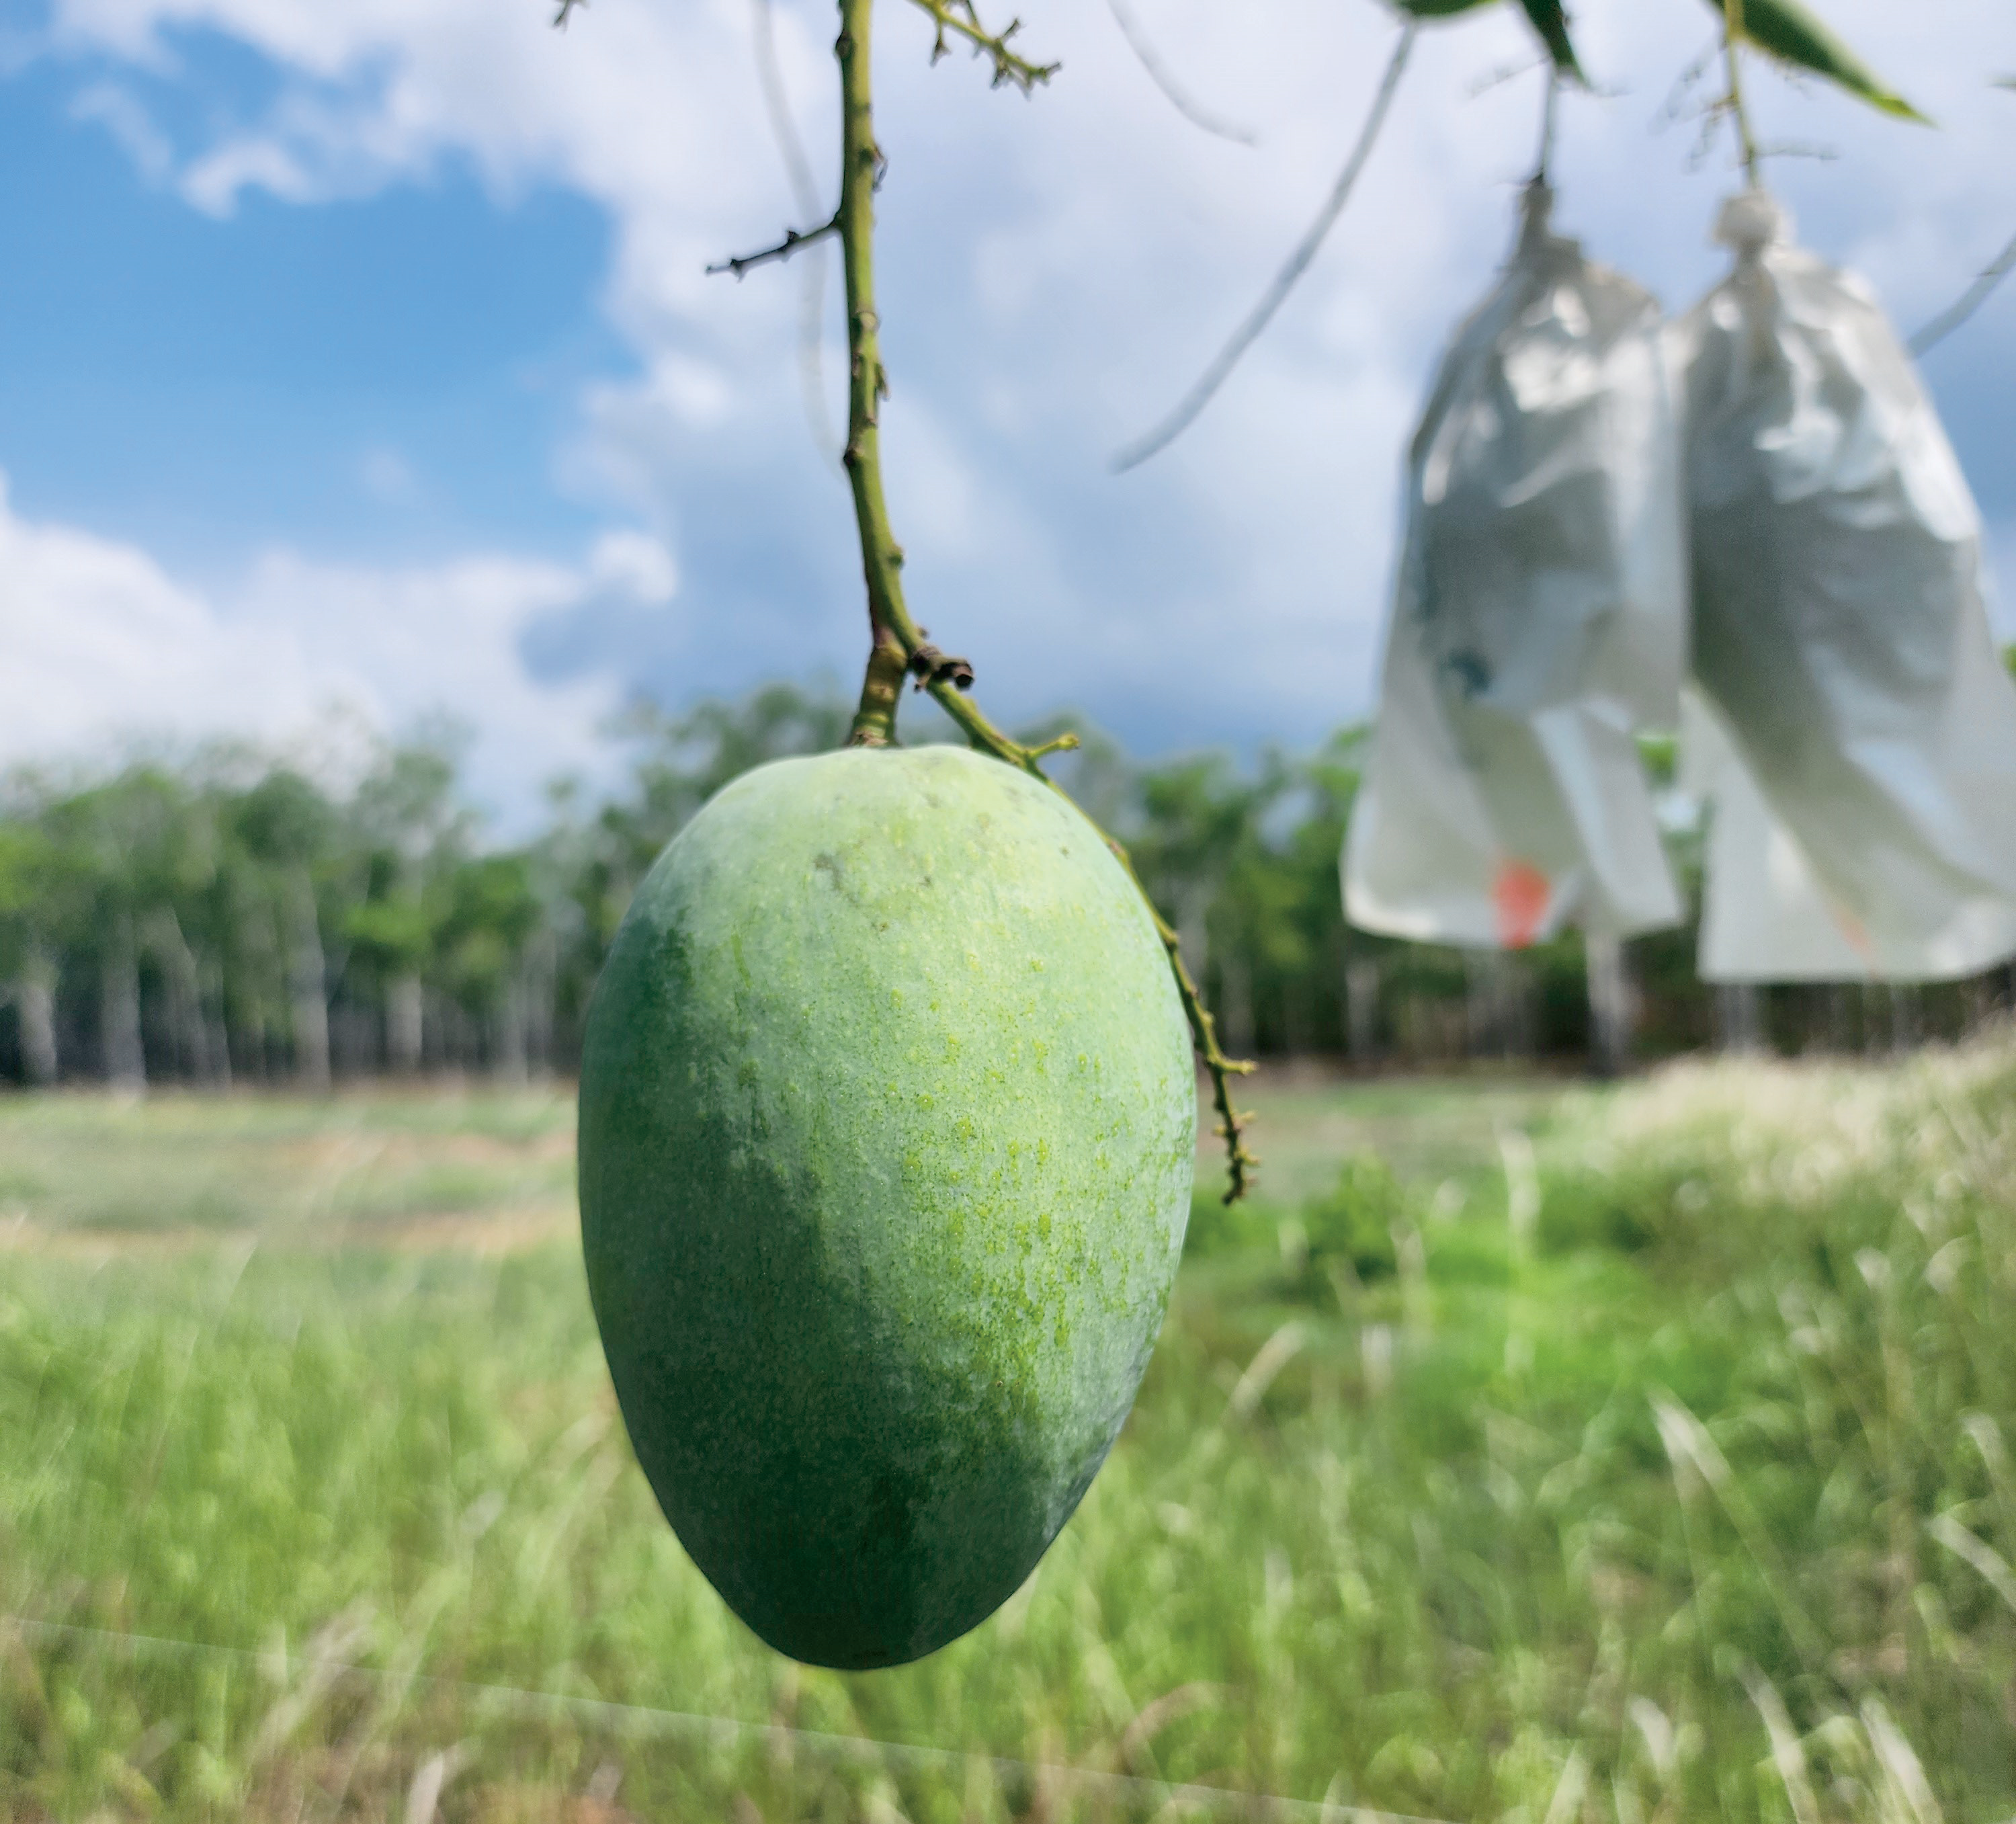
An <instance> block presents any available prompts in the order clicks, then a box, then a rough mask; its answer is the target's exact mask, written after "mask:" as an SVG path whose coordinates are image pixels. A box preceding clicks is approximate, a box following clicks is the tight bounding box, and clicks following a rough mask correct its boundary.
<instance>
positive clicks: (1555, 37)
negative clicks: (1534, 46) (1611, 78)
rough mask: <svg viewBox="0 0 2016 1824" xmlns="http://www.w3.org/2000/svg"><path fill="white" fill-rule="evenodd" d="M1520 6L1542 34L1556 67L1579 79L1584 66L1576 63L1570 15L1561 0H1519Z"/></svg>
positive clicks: (1536, 29)
mask: <svg viewBox="0 0 2016 1824" xmlns="http://www.w3.org/2000/svg"><path fill="white" fill-rule="evenodd" d="M1519 4H1520V5H1521V6H1523V7H1525V9H1526V16H1527V18H1528V19H1529V20H1532V24H1533V29H1534V31H1536V32H1538V33H1539V34H1540V42H1541V43H1542V44H1543V45H1546V47H1547V55H1548V56H1550V57H1552V58H1553V60H1554V67H1555V68H1556V69H1557V70H1561V71H1562V72H1563V73H1564V74H1567V75H1569V76H1573V77H1575V78H1581V76H1582V66H1581V64H1579V63H1577V62H1576V61H1575V45H1574V44H1573V43H1572V42H1571V41H1570V39H1569V38H1568V14H1567V13H1565V12H1564V11H1563V10H1562V7H1561V0H1519Z"/></svg>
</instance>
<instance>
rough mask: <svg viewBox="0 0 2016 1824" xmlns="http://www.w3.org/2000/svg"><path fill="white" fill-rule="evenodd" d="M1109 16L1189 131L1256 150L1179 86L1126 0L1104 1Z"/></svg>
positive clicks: (1247, 132)
mask: <svg viewBox="0 0 2016 1824" xmlns="http://www.w3.org/2000/svg"><path fill="white" fill-rule="evenodd" d="M1106 4H1107V7H1108V8H1109V9H1111V12H1112V14H1113V21H1114V24H1116V25H1118V27H1120V35H1121V37H1122V38H1125V39H1126V41H1127V47H1128V49H1129V50H1131V51H1132V52H1133V53H1134V56H1135V57H1136V60H1137V61H1138V62H1139V63H1140V66H1141V67H1142V68H1143V70H1147V73H1148V80H1149V81H1150V82H1152V83H1154V85H1155V86H1156V87H1157V88H1159V89H1160V90H1161V92H1162V93H1163V95H1164V96H1165V97H1166V98H1167V99H1168V103H1169V105H1170V106H1172V107H1173V108H1174V109H1175V110H1176V112H1177V113H1178V114H1181V115H1182V116H1183V118H1184V119H1185V120H1186V121H1189V122H1190V124H1191V125H1192V126H1193V127H1201V128H1203V129H1204V132H1207V133H1214V134H1215V135H1217V136H1218V137H1219V139H1229V140H1231V141H1233V142H1234V143H1235V144H1237V145H1240V146H1257V145H1258V144H1259V139H1258V137H1257V136H1256V135H1255V133H1254V132H1253V131H1252V129H1251V128H1248V127H1240V126H1237V125H1234V124H1233V122H1231V121H1228V120H1226V118H1225V117H1223V116H1222V115H1221V114H1213V113H1212V112H1211V110H1210V109H1208V107H1206V106H1204V103H1201V101H1199V100H1197V98H1196V97H1195V96H1193V95H1192V94H1191V93H1190V91H1189V90H1188V89H1186V88H1184V87H1183V85H1182V84H1181V83H1180V82H1179V81H1177V80H1176V78H1175V74H1174V73H1173V72H1172V70H1170V68H1169V67H1168V64H1167V63H1165V62H1164V61H1163V60H1162V54H1161V52H1159V51H1158V50H1157V49H1155V44H1154V40H1153V39H1152V38H1150V37H1149V36H1148V34H1147V33H1146V32H1145V31H1143V30H1142V29H1141V22H1140V21H1139V20H1137V19H1136V17H1135V16H1134V9H1133V7H1132V5H1130V4H1129V0H1106Z"/></svg>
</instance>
